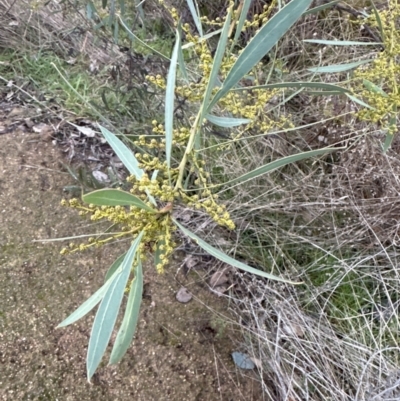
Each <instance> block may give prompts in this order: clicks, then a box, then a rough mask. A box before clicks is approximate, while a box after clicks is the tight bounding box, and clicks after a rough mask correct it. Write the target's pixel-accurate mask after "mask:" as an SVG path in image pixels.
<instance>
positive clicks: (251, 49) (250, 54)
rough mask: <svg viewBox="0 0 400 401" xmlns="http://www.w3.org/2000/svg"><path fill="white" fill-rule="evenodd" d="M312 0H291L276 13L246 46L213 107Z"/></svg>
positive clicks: (213, 101)
mask: <svg viewBox="0 0 400 401" xmlns="http://www.w3.org/2000/svg"><path fill="white" fill-rule="evenodd" d="M310 4H311V0H296V1H291V2H290V3H289V4H287V5H286V6H285V7H283V8H282V9H281V10H280V11H279V12H278V13H277V14H275V15H274V16H273V17H272V18H271V19H270V20H269V21H268V22H267V23H266V24H265V25H264V26H263V27H262V28H261V29H260V30H259V32H258V33H257V34H256V35H255V36H254V37H253V39H252V40H251V41H250V42H249V44H248V45H247V46H246V47H245V48H244V50H243V51H242V53H241V54H240V56H239V57H238V59H237V60H236V62H235V64H234V65H233V66H232V68H231V70H230V71H229V73H228V75H227V77H226V79H225V82H224V83H223V85H222V88H221V89H220V90H219V91H218V92H217V93H216V95H215V96H214V98H213V99H212V101H211V103H210V107H209V109H208V110H210V109H211V107H212V106H213V105H215V104H216V103H217V102H218V100H220V99H221V98H222V97H223V96H225V95H226V94H227V93H228V92H229V91H230V90H231V89H232V88H233V87H234V86H235V85H236V84H237V83H238V82H239V81H240V80H241V79H242V78H243V77H244V76H245V75H246V74H247V73H248V72H249V71H250V70H251V69H252V68H253V67H254V66H255V65H256V64H257V63H258V62H259V61H260V60H261V59H262V58H263V57H264V56H265V55H266V54H267V53H268V52H269V51H270V50H271V49H272V47H274V46H275V45H276V44H277V42H278V40H279V39H280V38H281V37H282V36H283V35H284V34H285V33H286V32H287V31H288V30H289V28H290V27H291V26H292V25H293V24H294V23H295V22H296V21H297V20H298V19H299V18H300V17H301V15H302V14H303V13H304V11H306V10H307V8H308V7H309V5H310Z"/></svg>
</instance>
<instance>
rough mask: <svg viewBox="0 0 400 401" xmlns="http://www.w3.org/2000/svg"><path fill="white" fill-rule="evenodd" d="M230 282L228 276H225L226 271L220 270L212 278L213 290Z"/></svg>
mask: <svg viewBox="0 0 400 401" xmlns="http://www.w3.org/2000/svg"><path fill="white" fill-rule="evenodd" d="M228 280H229V278H228V276H227V275H226V274H225V270H219V271H217V272H215V273H214V274H213V275H212V276H211V278H210V285H211V288H215V287H218V286H220V285H223V284H225V283H227V282H228Z"/></svg>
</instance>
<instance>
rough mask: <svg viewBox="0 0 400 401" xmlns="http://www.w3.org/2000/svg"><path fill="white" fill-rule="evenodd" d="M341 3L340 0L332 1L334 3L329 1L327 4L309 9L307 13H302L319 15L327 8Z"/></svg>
mask: <svg viewBox="0 0 400 401" xmlns="http://www.w3.org/2000/svg"><path fill="white" fill-rule="evenodd" d="M341 1H342V0H334V1H331V2H329V3H326V4H322V5H320V6H317V7H314V8H310V9H309V10H308V11H306V12H305V13H304V15H309V14H316V13H319V12H320V11H323V10H325V9H327V8H330V7H333V6H334V5H336V4H337V3H339V2H341Z"/></svg>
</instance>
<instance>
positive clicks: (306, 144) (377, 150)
mask: <svg viewBox="0 0 400 401" xmlns="http://www.w3.org/2000/svg"><path fill="white" fill-rule="evenodd" d="M294 1H295V0H294ZM17 3H20V2H17ZM21 3H22V2H21ZM253 3H254V4H253V8H254V9H251V10H250V12H249V19H251V17H254V14H259V13H260V12H261V10H263V9H264V8H263V7H264V6H267V7H270V6H271V5H270V3H271V2H264V1H261V0H260V1H256V2H253ZM280 3H281V2H276V3H273V7H275V8H274V9H273V11H274V12H276V10H277V8H278V7H279V4H280ZM282 3H283V2H282ZM327 3H328V2H326V1H318V2H315V4H313V6H314V7H316V8H317V7H320V9H319V10H317V11H316V12H314V13H312V14H309V15H305V16H303V18H302V19H301V20H300V22H299V23H298V24H296V26H295V27H293V28H292V29H291V31H290V32H289V33H288V34H287V35H286V36H285V37H284V38H283V39H282V40H281V41H280V42H279V45H278V46H277V47H276V49H274V50H273V51H272V52H271V53H270V54H269V57H267V58H265V59H264V60H263V64H262V66H260V69H261V71H262V72H263V73H264V75H265V76H268V78H269V79H270V81H271V82H274V83H276V82H299V81H303V82H304V81H311V80H313V81H314V82H319V83H329V84H336V85H341V86H342V87H343V88H345V89H348V90H352V91H353V92H352V95H353V96H355V97H356V98H357V99H358V100H359V102H357V101H354V98H353V99H352V98H351V97H347V96H345V95H344V94H343V93H333V94H322V95H321V93H319V94H317V95H315V94H314V93H309V92H305V91H300V90H299V91H296V90H294V89H293V90H292V91H278V92H276V93H274V96H271V97H270V98H268V99H266V104H265V114H266V115H267V116H268V117H272V118H273V120H274V121H282V118H284V119H290V122H291V125H290V126H285V125H281V126H273V127H272V126H271V127H266V129H263V130H262V131H257V130H256V129H255V128H257V127H253V129H250V130H248V131H242V132H237V131H235V132H234V134H235V136H232V132H231V131H230V130H228V129H220V128H218V129H216V128H215V127H214V126H210V127H209V131H208V135H209V136H208V137H207V138H206V140H205V143H206V144H207V146H205V150H204V155H205V158H207V160H214V163H213V164H211V165H208V171H207V172H208V173H209V175H210V176H211V177H212V179H213V182H214V183H217V184H218V183H224V182H228V181H229V180H231V179H234V178H236V177H239V176H241V175H243V174H245V173H246V172H248V171H250V170H252V169H253V168H257V167H258V166H263V165H265V164H267V163H268V162H271V161H273V160H276V159H279V158H282V157H287V156H289V155H293V154H295V153H298V152H305V151H309V150H314V149H318V148H321V147H325V146H336V147H338V148H340V149H339V150H337V151H336V152H334V153H332V154H329V155H325V156H323V157H319V158H314V159H310V160H307V161H301V162H298V163H296V164H292V165H287V166H284V167H283V168H280V169H277V170H275V171H273V172H271V173H269V174H267V175H262V176H258V177H256V178H255V179H253V180H249V181H247V182H245V183H242V184H241V185H235V186H222V189H221V191H220V192H219V194H218V195H219V199H220V200H222V201H223V202H224V204H225V205H226V206H227V210H228V211H229V213H230V215H231V217H232V220H233V221H234V222H235V224H236V230H235V231H234V233H226V232H224V231H221V229H220V228H218V227H217V225H216V224H215V223H214V222H212V221H211V219H209V218H207V217H206V216H205V215H204V214H202V213H201V212H197V214H196V215H195V216H192V219H191V224H192V227H193V228H196V229H199V233H200V234H201V235H202V236H203V238H206V239H207V240H208V241H209V242H210V243H214V244H216V245H217V246H220V247H223V248H225V250H229V251H230V252H231V254H232V255H235V256H236V257H239V258H241V259H242V260H245V261H247V262H249V263H252V265H254V266H256V267H260V268H266V269H267V270H268V271H269V272H272V273H273V274H275V275H282V276H285V277H290V278H292V279H293V278H296V279H298V280H300V281H302V282H303V284H301V285H299V286H289V285H286V284H282V283H274V282H267V281H265V280H261V279H259V278H254V277H251V276H249V275H247V274H242V275H239V276H238V278H237V282H236V285H235V286H234V287H233V290H232V292H231V293H229V297H230V298H231V299H233V300H234V303H235V305H236V307H235V310H236V312H237V314H238V321H239V322H240V325H239V326H238V327H239V329H240V331H241V333H242V336H241V338H240V343H241V346H242V347H243V349H244V350H246V352H247V353H250V354H251V355H252V356H253V358H254V360H255V361H256V365H257V367H258V369H259V372H260V380H261V383H262V386H263V389H264V392H265V399H267V400H268V399H271V400H279V401H280V400H290V401H294V400H295V401H303V400H316V401H317V400H332V401H339V400H340V401H341V400H343V401H344V400H346V401H347V400H348V401H350V400H376V401H378V400H381V401H383V400H387V401H388V400H394V399H398V398H399V397H400V359H399V351H400V348H399V340H400V339H399V334H398V333H399V330H400V324H399V314H398V313H399V306H400V298H399V290H400V288H399V287H400V281H399V269H398V267H397V259H398V257H399V254H398V246H399V241H400V238H399V221H398V216H399V214H400V202H399V200H398V199H399V193H400V182H399V178H398V177H399V173H400V160H399V156H398V154H399V151H400V149H399V147H400V142H399V138H398V137H397V136H396V134H395V132H396V130H397V109H396V107H397V105H393V104H391V106H390V110H388V116H386V117H385V118H387V120H388V121H389V120H390V121H389V132H388V127H387V125H388V124H386V125H385V124H384V123H387V122H388V121H386V120H385V121H383V122H382V121H377V120H376V119H373V120H371V119H368V118H366V117H367V116H368V115H367V114H366V112H365V110H366V107H365V105H363V103H364V104H365V103H367V104H369V105H371V106H376V104H378V105H380V104H381V103H382V102H381V103H379V99H378V98H380V99H381V100H386V99H387V96H385V94H384V93H386V92H385V91H388V89H391V90H393V89H395V88H394V85H395V84H394V83H393V82H392V83H391V85H392V86H391V87H390V88H389V86H390V82H389V83H388V82H386V81H385V82H383V81H380V78H379V76H376V75H375V77H376V79H377V80H376V81H374V82H373V77H374V75H365V74H366V73H365V71H368V65H369V64H361V62H364V61H366V60H369V59H375V60H380V59H382V57H383V55H385V54H384V52H385V51H387V50H388V46H389V42H387V39H388V36H389V34H390V32H392V31H390V30H389V29H380V24H379V20H380V19H379V15H381V16H382V18H381V24H382V23H385V20H384V18H388V13H387V10H391V13H392V15H397V14H396V13H394V11H393V10H398V6H397V2H396V1H392V0H387V1H385V2H382V3H379V4H375V8H374V6H373V5H372V3H371V2H370V1H365V2H364V1H358V2H340V3H337V4H331V6H330V7H324V5H326V4H327ZM219 5H220V6H219ZM219 5H218V6H217V5H216V4H215V3H213V5H212V7H211V6H209V4H207V2H201V3H200V6H199V7H200V10H201V11H202V12H203V13H204V14H205V15H207V19H208V21H214V20H215V19H216V18H223V15H224V12H221V10H222V9H223V8H224V6H225V5H224V4H223V2H221V3H219ZM180 6H181V7H182V10H184V11H182V18H183V22H185V23H188V24H189V26H193V20H192V19H191V16H190V12H189V11H187V8H186V6H185V3H182V2H181V3H180ZM0 7H3V8H4V9H6V10H7V9H8V8H9V10H8V14H4V15H8V17H7V18H9V16H10V15H12V16H13V17H12V21H14V20H15V21H18V22H19V24H21V25H22V22H24V23H25V24H27V25H25V26H29V27H31V25H32V19H29V18H26V17H22V16H21V15H22V14H21V12H22V11H18V8H17V9H15V8H14V7H11V3H10V4H8V3H5V0H3V2H2V4H1V5H0ZM99 7H100V6H99ZM396 7H397V8H396ZM100 8H101V7H100ZM100 8H99V9H100ZM13 10H17V11H13ZM38 10H46V8H41V7H39V8H38ZM75 11H76V10H75ZM106 11H107V10H106ZM24 12H25V13H26V12H27V11H26V10H25V11H24ZM29 12H30V13H31V14H29V15H35V16H38V15H40V14H37V12H34V11H32V10H31V11H29ZM40 12H42V11H40ZM68 12H69V13H70V14H71V15H73V17H74V18H76V14H75V13H74V10H73V9H72V8H71V9H68ZM127 12H128V11H127ZM129 12H131V13H132V14H131V16H132V21H139V22H140V21H141V22H140V24H139V23H137V24H136V25H134V27H136V28H135V29H136V31H135V29H133V30H132V31H133V32H136V33H137V34H138V35H139V33H138V32H140V35H141V36H140V37H141V38H142V39H143V40H144V43H145V44H147V45H148V46H149V47H150V48H151V47H152V46H153V47H154V48H155V47H157V46H158V45H159V43H157V42H160V41H162V40H163V37H162V35H163V34H165V32H166V31H168V29H169V26H170V25H171V24H172V23H173V19H171V17H170V16H169V14H168V13H166V9H165V8H162V7H161V6H159V5H158V3H155V2H151V3H148V4H147V3H145V4H144V5H143V8H140V9H138V10H134V11H132V10H129ZM136 12H137V16H136V14H135V13H136ZM141 13H143V14H144V15H148V16H150V15H152V16H151V17H149V18H153V22H154V24H155V25H156V23H157V24H159V23H160V20H165V21H168V26H167V27H165V26H163V29H162V30H156V31H154V30H153V32H152V34H153V35H152V37H147V38H146V36H145V35H146V28H147V29H151V28H150V26H151V24H148V26H146V24H144V21H143V20H142V19H141V16H140V15H141ZM146 13H148V14H146ZM106 14H107V13H106ZM24 15H25V14H24ZM26 15H28V14H26ZM44 15H46V14H44ZM377 16H378V17H377ZM389 16H390V13H389ZM7 21H10V20H9V19H8V20H7ZM217 22H220V20H217ZM86 23H88V28H87V29H88V31H87V32H88V35H89V34H90V38H95V37H96V36H97V35H99V31H98V30H97V31H93V30H92V28H89V27H90V26H91V25H90V19H89V20H86ZM386 23H387V24H389V22H388V21H387V20H386ZM393 23H394V24H396V23H397V22H396V21H394V22H393ZM7 26H8V27H10V28H8V30H10V29H16V28H14V25H13V24H8V25H7ZM15 26H16V25H15ZM39 26H41V29H44V27H46V26H47V25H46V24H44V23H43V24H40V25H39ZM210 26H211V28H210V31H212V29H216V28H215V27H217V28H218V27H219V26H218V24H214V28H212V26H213V24H210ZM392 28H393V27H392ZM394 28H395V29H396V26H394ZM397 28H398V27H397ZM382 32H383V33H384V35H385V37H382ZM41 33H42V34H43V30H42V31H41ZM55 34H57V35H60V32H59V30H58V29H56V27H52V28H50V29H49V33H46V34H44V37H45V38H47V41H45V43H53V42H54V43H57V45H56V46H57V49H58V48H59V47H60V45H59V44H58V42H60V43H64V44H63V45H62V46H67V47H68V46H69V45H65V42H63V40H61V39H58V38H56V37H55V36H54V35H55ZM107 34H108V35H110V32H109V31H107V30H104V32H102V33H101V37H103V36H105V37H107ZM0 35H1V33H0ZM7 37H8V33H6V34H4V39H6V40H4V39H3V41H2V40H1V39H2V38H1V37H0V43H2V44H3V47H6V43H7ZM36 37H38V36H36ZM68 37H69V36H68ZM50 38H51V40H50ZM128 39H129V38H128V37H126V36H122V37H121V42H120V45H121V46H124V45H126V43H128V42H129V41H128ZM315 39H320V40H326V41H327V40H331V41H332V40H335V41H348V42H349V44H348V45H347V46H342V45H334V44H333V45H327V44H322V43H312V42H305V40H311V41H312V40H315ZM246 40H248V38H247V37H246V34H243V35H242V37H241V41H242V42H239V45H242V46H243V43H244V44H245V43H246ZM385 40H386V41H385ZM16 41H17V43H18V46H21V48H26V46H27V43H28V44H29V46H31V39H29V41H28V40H27V39H26V36H24V35H22V34H21V36H20V38H19V39H16ZM351 42H353V43H351ZM354 42H364V43H368V42H378V43H381V44H377V45H370V46H367V45H365V46H364V45H360V44H358V45H357V44H354ZM79 43H80V42H79ZM91 43H92V42H91ZM93 43H95V42H94V41H93ZM167 43H168V45H166V46H170V48H172V45H171V38H170V37H168V39H167ZM16 45H17V44H16ZM24 46H25V47H24ZM35 46H38V48H39V49H41V48H42V46H43V43H42V42H38V43H36V44H35ZM76 46H79V47H80V48H82V46H83V44H82V43H81V44H78V45H77V42H74V47H76ZM141 46H143V45H141ZM144 48H146V47H138V48H137V49H138V50H137V51H138V52H142V53H145V52H144ZM114 49H115V45H114ZM146 49H147V48H146ZM210 50H212V49H210ZM392 50H393V49H392ZM115 51H117V52H118V51H119V50H118V49H115ZM146 51H147V50H146ZM210 53H212V51H210ZM105 54H106V55H108V56H109V55H110V53H109V52H108V50H107V51H105ZM129 54H132V53H130V52H128V56H125V55H124V56H121V57H127V58H128V59H129V58H130V56H129ZM135 54H136V53H135ZM189 56H190V57H189ZM189 56H188V61H187V65H188V68H191V69H193V70H194V74H195V75H196V74H198V73H199V70H197V71H196V70H195V68H196V62H195V61H191V57H194V55H193V54H190V55H189ZM90 57H91V56H90ZM90 57H89V58H90ZM146 57H147V56H146ZM396 57H398V56H397V54H395V55H394V56H393V60H394V63H395V65H397V62H398V60H397V58H396ZM351 63H354V65H356V64H357V63H358V65H359V66H360V67H359V69H357V67H354V68H349V69H345V70H343V71H339V72H338V71H336V72H332V73H321V70H318V67H319V68H321V67H326V66H332V65H343V64H351ZM106 64H107V61H106ZM144 64H146V63H144ZM376 64H377V63H375V64H372V65H376ZM121 68H122V67H121ZM123 68H126V65H124V67H123ZM123 68H122V69H120V70H123ZM310 69H311V71H310ZM120 70H119V71H120ZM124 71H126V70H124ZM149 73H154V76H157V75H159V73H161V76H162V77H163V76H164V77H165V75H163V73H164V74H165V70H164V71H163V70H156V71H146V72H145V74H144V75H148V74H149ZM128 75H129V74H128ZM365 77H367V78H368V82H369V83H370V84H372V86H371V85H369V84H368V83H367V84H366V83H365V82H364V84H363V83H362V79H364V80H365V79H366V78H365ZM385 77H386V76H385ZM385 77H383V78H385ZM383 78H382V79H383ZM121 79H122V75H121ZM360 80H361V81H360ZM360 82H361V86H360ZM153 91H154V92H153ZM382 91H383V92H384V93H382ZM178 95H180V96H178V101H179V107H177V109H176V113H177V115H178V116H179V118H180V119H182V120H183V121H185V118H186V117H185V115H186V114H185V113H188V112H189V111H190V107H191V106H190V99H188V98H187V96H185V93H183V92H182V93H180V94H179V93H178ZM396 96H397V93H394V94H393V97H392V98H393V99H394V100H396V99H397V98H396ZM395 98H396V99H395ZM188 100H189V102H188ZM192 100H193V99H192ZM155 101H159V102H160V104H161V107H162V101H163V94H162V92H159V91H158V90H157V89H156V88H155V89H153V90H152V91H151V100H148V98H147V97H144V98H143V105H144V106H143V107H144V108H145V109H147V108H148V105H146V102H151V103H152V104H154V102H155ZM373 101H376V102H377V103H376V104H372V103H373ZM250 102H251V100H250ZM188 103H189V104H188ZM385 104H386V103H385ZM103 115H105V114H104V113H103ZM113 121H115V120H113ZM151 121H152V120H149V121H148V122H147V128H148V129H149V132H150V130H151ZM144 126H145V128H144V130H145V129H146V123H145V124H144ZM258 128H260V127H258ZM264 128H265V127H264ZM388 135H390V136H388ZM219 138H224V140H223V141H222V140H221V141H219ZM227 138H230V139H233V138H234V145H233V146H224V142H227V143H228V142H229V141H226V139H227ZM388 138H389V139H388ZM383 143H384V144H386V145H387V146H384V147H385V148H387V151H386V152H384V151H383V149H382V144H383ZM216 155H218V157H216ZM205 227H207V232H206V230H204V228H205ZM213 241H214V242H213Z"/></svg>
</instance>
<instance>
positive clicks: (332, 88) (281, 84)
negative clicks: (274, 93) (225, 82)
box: [232, 82, 350, 93]
mask: <svg viewBox="0 0 400 401" xmlns="http://www.w3.org/2000/svg"><path fill="white" fill-rule="evenodd" d="M280 88H283V89H286V88H300V89H303V88H313V89H322V90H330V91H335V92H341V93H346V92H350V91H349V90H348V89H345V88H342V87H341V86H338V85H333V84H325V83H323V82H278V83H275V84H266V85H257V86H242V87H240V88H233V89H232V91H235V92H237V91H243V90H254V89H268V90H270V89H280Z"/></svg>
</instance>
